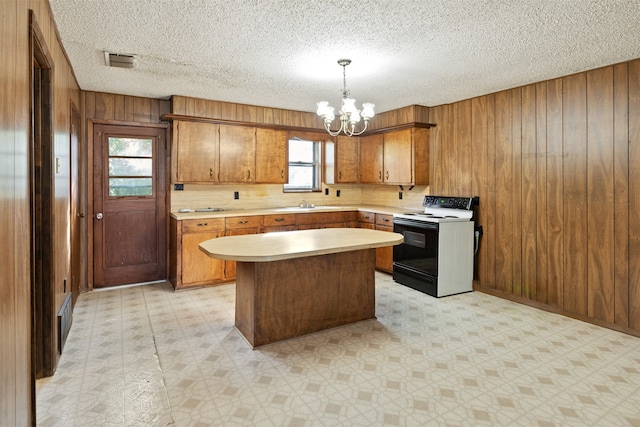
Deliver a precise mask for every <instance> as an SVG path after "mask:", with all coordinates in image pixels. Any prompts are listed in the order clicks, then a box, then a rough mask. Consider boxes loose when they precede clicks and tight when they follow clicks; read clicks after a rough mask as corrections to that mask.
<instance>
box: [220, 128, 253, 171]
mask: <svg viewBox="0 0 640 427" xmlns="http://www.w3.org/2000/svg"><path fill="white" fill-rule="evenodd" d="M219 132H220V137H219V141H220V142H219V144H220V173H219V179H218V181H219V182H229V183H247V182H255V180H256V128H254V127H245V126H227V125H219Z"/></svg>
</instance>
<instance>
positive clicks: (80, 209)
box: [69, 101, 88, 307]
mask: <svg viewBox="0 0 640 427" xmlns="http://www.w3.org/2000/svg"><path fill="white" fill-rule="evenodd" d="M69 111H70V117H71V122H70V126H69V153H70V156H71V163H70V167H71V171H70V172H71V174H70V179H71V182H70V185H69V191H70V195H69V200H70V203H71V210H70V224H71V233H70V235H71V246H70V256H71V298H72V305H73V307H75V305H76V300H77V299H78V296H79V295H80V293H84V292H86V291H87V271H88V268H87V267H88V258H87V218H86V213H87V199H86V197H87V168H86V165H87V158H86V151H87V149H86V144H85V142H84V140H83V138H82V116H81V115H80V112H79V111H78V108H77V107H76V105H75V104H74V102H73V101H71V103H70V109H69ZM74 137H75V140H74Z"/></svg>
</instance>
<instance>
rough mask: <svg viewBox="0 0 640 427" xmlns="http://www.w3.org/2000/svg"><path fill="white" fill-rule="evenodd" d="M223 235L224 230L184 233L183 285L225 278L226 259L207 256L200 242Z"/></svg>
mask: <svg viewBox="0 0 640 427" xmlns="http://www.w3.org/2000/svg"><path fill="white" fill-rule="evenodd" d="M220 236H222V231H214V232H206V233H185V234H183V235H182V285H183V286H189V285H199V284H205V283H211V282H218V281H221V280H223V278H224V261H223V260H219V259H214V258H211V257H209V256H207V255H206V254H205V253H204V252H202V251H201V250H200V247H199V245H200V243H202V242H204V241H205V240H209V239H215V238H217V237H220Z"/></svg>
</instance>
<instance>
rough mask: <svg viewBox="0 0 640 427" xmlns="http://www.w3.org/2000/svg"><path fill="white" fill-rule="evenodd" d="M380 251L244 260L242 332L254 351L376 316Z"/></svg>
mask: <svg viewBox="0 0 640 427" xmlns="http://www.w3.org/2000/svg"><path fill="white" fill-rule="evenodd" d="M374 275H375V249H363V250H356V251H349V252H341V253H333V254H326V255H317V256H309V257H303V258H293V259H286V260H280V261H272V262H246V261H238V262H237V269H236V316H235V324H236V328H238V330H239V331H240V333H242V335H243V336H244V337H245V338H246V339H247V341H248V342H249V344H251V346H253V347H258V346H261V345H265V344H269V343H273V342H276V341H281V340H284V339H288V338H293V337H298V336H301V335H305V334H309V333H311V332H317V331H321V330H323V329H328V328H333V327H335V326H340V325H345V324H348V323H353V322H357V321H360V320H366V319H371V318H374V317H375V276H374Z"/></svg>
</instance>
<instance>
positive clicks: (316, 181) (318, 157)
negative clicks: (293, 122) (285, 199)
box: [282, 136, 324, 193]
mask: <svg viewBox="0 0 640 427" xmlns="http://www.w3.org/2000/svg"><path fill="white" fill-rule="evenodd" d="M292 141H294V142H295V141H304V142H312V143H313V161H311V162H300V161H294V162H292V161H291V160H290V159H287V168H288V172H289V173H288V176H289V178H290V177H291V176H292V173H291V167H292V166H293V167H301V166H302V167H310V168H312V170H313V173H312V174H313V183H312V186H311V188H308V187H293V186H291V184H289V182H285V183H284V184H283V186H282V189H283V192H285V193H314V192H321V191H322V143H323V142H324V141H317V140H313V139H306V138H300V137H297V136H293V137H290V138H289V139H287V144H288V145H289V144H291V142H292ZM287 149H288V150H287V152H288V153H290V152H291V150H290V149H289V146H288V147H287Z"/></svg>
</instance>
